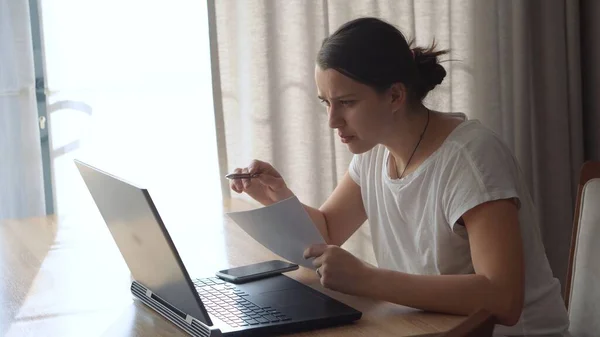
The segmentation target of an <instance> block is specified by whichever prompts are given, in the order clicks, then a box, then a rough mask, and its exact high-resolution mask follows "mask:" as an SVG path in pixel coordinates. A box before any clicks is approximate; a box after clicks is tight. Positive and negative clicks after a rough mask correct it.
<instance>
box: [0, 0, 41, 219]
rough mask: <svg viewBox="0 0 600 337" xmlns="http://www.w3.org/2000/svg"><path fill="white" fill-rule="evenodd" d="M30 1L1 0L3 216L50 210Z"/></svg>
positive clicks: (0, 214) (0, 179) (0, 176)
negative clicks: (46, 208) (41, 147)
mask: <svg viewBox="0 0 600 337" xmlns="http://www.w3.org/2000/svg"><path fill="white" fill-rule="evenodd" d="M30 27H31V26H30V20H29V4H28V2H27V1H25V0H17V1H14V0H0V219H7V218H22V217H31V216H42V215H44V214H45V201H44V184H43V177H42V159H41V150H40V133H39V129H38V124H37V106H36V99H35V75H34V66H33V45H32V42H31V28H30Z"/></svg>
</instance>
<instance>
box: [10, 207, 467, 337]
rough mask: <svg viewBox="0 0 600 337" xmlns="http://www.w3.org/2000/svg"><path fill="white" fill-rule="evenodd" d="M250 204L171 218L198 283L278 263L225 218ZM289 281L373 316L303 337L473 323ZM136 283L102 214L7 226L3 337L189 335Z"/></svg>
mask: <svg viewBox="0 0 600 337" xmlns="http://www.w3.org/2000/svg"><path fill="white" fill-rule="evenodd" d="M248 207H250V206H249V205H248V204H246V203H243V202H236V201H233V202H228V203H227V204H226V205H224V207H210V209H207V210H204V211H203V212H202V214H201V215H199V216H198V217H195V219H189V217H188V218H186V219H183V218H177V216H173V215H172V214H171V215H169V216H164V215H163V220H165V223H166V226H167V228H168V229H169V232H170V234H171V236H172V238H173V241H174V242H175V245H176V246H177V248H178V250H179V252H180V255H181V257H182V260H183V262H184V263H185V265H186V267H187V268H188V271H189V273H190V275H191V276H192V277H206V276H213V275H214V271H216V270H220V269H224V268H227V267H230V266H239V265H244V264H249V263H254V262H260V261H265V260H267V259H272V258H277V257H276V256H274V255H273V254H272V253H271V252H270V251H268V250H266V249H265V248H264V247H262V246H261V245H260V244H258V243H257V242H256V241H254V240H253V239H252V238H250V237H249V236H248V235H247V234H246V233H244V232H243V231H242V230H240V229H239V228H238V227H237V226H236V225H235V224H234V223H233V222H232V221H231V220H230V219H229V218H228V217H227V216H225V215H224V211H228V210H239V209H247V208H248ZM159 211H160V208H159ZM166 213H168V212H166ZM161 214H162V212H161ZM165 218H166V219H165ZM288 276H290V277H293V278H294V279H296V280H299V281H301V282H303V283H305V284H307V285H309V286H311V287H313V288H315V289H317V290H319V291H322V292H324V293H326V294H328V295H330V296H332V297H334V298H336V299H338V300H340V301H342V302H344V303H346V304H348V305H350V306H352V307H354V308H356V309H358V310H360V311H362V312H363V317H362V319H361V320H359V321H358V322H356V323H354V324H352V325H346V326H341V327H335V328H328V329H322V330H315V331H309V332H304V333H300V334H297V336H410V335H418V334H424V333H432V332H438V331H445V330H448V329H450V328H452V327H453V326H455V325H457V324H458V323H459V322H461V321H462V320H463V319H464V317H461V316H452V315H442V314H434V313H426V312H422V311H419V310H414V309H411V308H407V307H402V306H398V305H394V304H390V303H386V302H380V301H374V300H370V299H365V298H358V297H354V296H348V295H344V294H340V293H337V292H334V291H330V290H328V289H324V288H323V287H322V286H321V285H320V283H319V281H318V278H317V277H316V275H315V274H314V272H313V271H310V270H307V269H304V268H300V269H299V270H297V271H294V272H291V273H288ZM130 281H131V278H130V274H129V270H128V269H127V266H126V265H125V262H124V261H123V259H122V257H121V255H120V253H119V251H118V249H117V247H116V245H115V244H114V242H113V240H112V237H111V236H110V233H109V232H108V229H107V228H106V226H105V225H104V223H103V222H102V220H101V218H100V215H99V213H93V212H92V214H91V213H90V212H87V213H86V214H85V215H82V216H70V217H61V218H57V217H54V216H51V217H45V218H32V219H20V220H7V221H2V222H0V336H7V337H8V336H10V337H13V336H46V337H49V336H61V337H67V336H111V337H116V336H187V335H186V334H185V333H183V332H182V331H181V330H179V329H178V328H177V327H175V326H174V325H173V324H171V323H170V322H168V321H166V320H165V319H163V318H162V316H160V315H158V314H156V313H155V312H154V311H152V310H151V309H149V308H147V307H146V306H145V305H144V304H142V303H141V302H139V301H138V300H134V299H133V297H132V295H131V293H130V292H129V285H130ZM295 336H296V335H295Z"/></svg>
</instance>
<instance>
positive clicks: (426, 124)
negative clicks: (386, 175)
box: [398, 108, 431, 179]
mask: <svg viewBox="0 0 600 337" xmlns="http://www.w3.org/2000/svg"><path fill="white" fill-rule="evenodd" d="M426 109H427V108H426ZM430 112H431V110H429V109H427V123H425V128H423V132H421V137H419V141H418V142H417V146H415V149H414V150H413V152H412V154H411V155H410V158H408V162H407V163H406V165H405V166H404V170H402V174H400V176H399V177H398V179H402V176H404V172H406V169H407V168H408V165H409V164H410V161H411V160H412V157H413V156H414V155H415V152H417V148H419V144H421V141H422V140H423V136H425V131H427V126H428V125H429V113H430Z"/></svg>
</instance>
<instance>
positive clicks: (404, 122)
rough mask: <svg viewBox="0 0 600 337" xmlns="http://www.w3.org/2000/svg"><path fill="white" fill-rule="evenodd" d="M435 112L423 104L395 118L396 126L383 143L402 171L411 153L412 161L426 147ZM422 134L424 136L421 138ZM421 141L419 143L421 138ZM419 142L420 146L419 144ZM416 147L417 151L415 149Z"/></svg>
mask: <svg viewBox="0 0 600 337" xmlns="http://www.w3.org/2000/svg"><path fill="white" fill-rule="evenodd" d="M434 115H435V113H434V112H433V111H429V110H428V109H427V108H426V107H424V106H423V105H419V107H417V108H415V109H414V110H411V111H406V112H405V113H403V116H398V118H397V119H396V120H395V126H394V128H393V131H392V132H391V133H390V135H389V137H388V138H387V139H385V140H384V142H383V143H382V144H383V145H384V146H385V147H386V148H387V149H388V151H389V152H390V153H391V154H392V156H393V157H394V160H395V164H396V167H397V168H398V169H399V171H402V170H403V169H404V168H405V167H406V164H407V163H408V161H409V159H410V157H411V155H413V152H414V155H413V158H412V160H411V162H414V161H415V157H417V155H418V153H419V152H420V151H419V148H421V149H422V148H423V147H425V143H427V138H428V137H427V135H428V133H429V131H428V130H426V128H427V129H429V130H431V124H432V121H433V119H434V118H435V116H434ZM421 136H423V138H422V139H421ZM420 139H421V142H420V143H419V140H420ZM418 143H419V145H418V147H417V144H418ZM415 148H416V151H415Z"/></svg>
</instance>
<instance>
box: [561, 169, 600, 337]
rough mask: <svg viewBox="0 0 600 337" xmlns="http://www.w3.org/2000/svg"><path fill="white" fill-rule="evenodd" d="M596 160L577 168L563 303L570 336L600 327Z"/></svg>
mask: <svg viewBox="0 0 600 337" xmlns="http://www.w3.org/2000/svg"><path fill="white" fill-rule="evenodd" d="M599 241H600V162H586V163H585V164H584V165H583V167H582V168H581V173H580V177H579V184H578V188H577V200H576V204H575V212H574V217H573V232H572V235H571V251H570V254H569V268H568V270H567V278H566V282H565V292H564V298H565V306H566V307H567V310H568V311H569V320H570V328H569V331H570V332H571V334H573V335H574V336H596V335H597V333H598V331H600V320H598V317H600V307H598V305H597V303H599V302H600V245H598V242H599Z"/></svg>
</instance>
